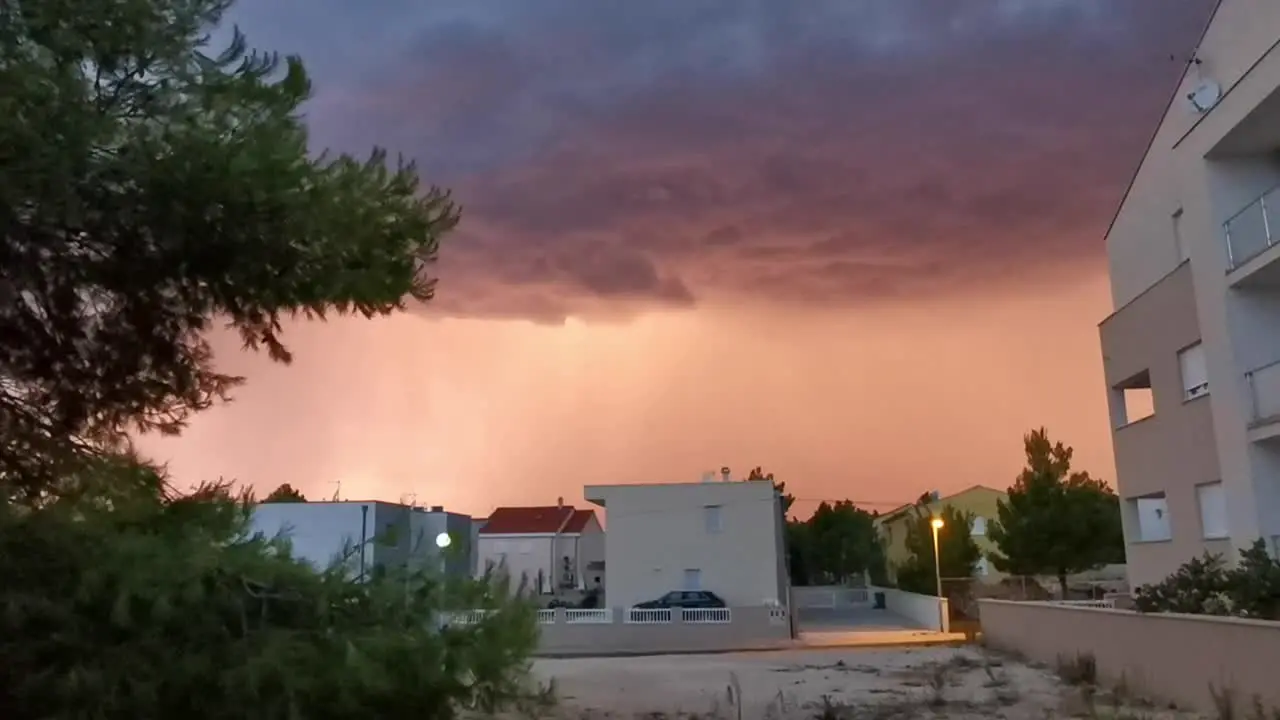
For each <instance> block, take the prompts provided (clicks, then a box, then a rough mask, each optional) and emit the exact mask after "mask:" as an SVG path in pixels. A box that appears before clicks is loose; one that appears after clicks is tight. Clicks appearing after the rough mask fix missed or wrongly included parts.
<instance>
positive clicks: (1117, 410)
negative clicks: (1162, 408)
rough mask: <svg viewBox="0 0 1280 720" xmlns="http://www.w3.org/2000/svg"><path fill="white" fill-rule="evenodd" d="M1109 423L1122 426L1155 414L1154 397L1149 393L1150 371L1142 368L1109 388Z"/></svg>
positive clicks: (1117, 426)
mask: <svg viewBox="0 0 1280 720" xmlns="http://www.w3.org/2000/svg"><path fill="white" fill-rule="evenodd" d="M1110 400H1111V403H1110V404H1111V424H1112V427H1115V428H1122V427H1124V426H1125V425H1128V424H1129V423H1135V422H1137V421H1139V420H1143V419H1145V418H1148V417H1151V416H1152V415H1154V414H1155V411H1156V406H1155V398H1154V397H1152V395H1151V373H1150V372H1148V371H1146V370H1143V371H1142V372H1140V373H1138V374H1137V375H1134V376H1133V377H1131V378H1129V379H1128V380H1123V381H1121V382H1120V383H1117V384H1116V386H1115V387H1113V388H1111V397H1110Z"/></svg>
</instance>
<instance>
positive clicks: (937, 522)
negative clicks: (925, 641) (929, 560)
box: [929, 516, 946, 632]
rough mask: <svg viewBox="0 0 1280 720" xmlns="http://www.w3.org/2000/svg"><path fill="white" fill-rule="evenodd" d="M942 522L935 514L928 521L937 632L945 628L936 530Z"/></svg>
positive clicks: (940, 526)
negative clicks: (931, 535)
mask: <svg viewBox="0 0 1280 720" xmlns="http://www.w3.org/2000/svg"><path fill="white" fill-rule="evenodd" d="M943 524H944V523H943V522H942V518H940V517H937V516H935V517H934V518H933V519H932V520H930V521H929V526H930V527H932V528H933V577H934V580H935V581H936V582H937V588H938V632H942V630H943V629H945V628H946V623H945V622H944V620H943V617H942V558H941V556H939V555H938V531H939V530H941V529H942V526H943Z"/></svg>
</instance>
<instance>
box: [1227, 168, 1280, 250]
mask: <svg viewBox="0 0 1280 720" xmlns="http://www.w3.org/2000/svg"><path fill="white" fill-rule="evenodd" d="M1223 229H1224V231H1225V233H1226V238H1227V269H1228V270H1234V269H1236V268H1238V267H1240V266H1241V265H1243V264H1244V263H1246V262H1249V261H1250V260H1252V259H1253V258H1255V257H1257V256H1258V255H1259V254H1261V253H1262V252H1264V251H1266V250H1267V248H1270V247H1271V246H1272V245H1275V244H1277V243H1280V185H1277V186H1276V187H1273V188H1271V189H1270V190H1268V191H1267V192H1265V193H1263V195H1262V196H1261V197H1259V198H1258V199H1257V200H1254V201H1253V202H1251V203H1249V204H1248V205H1247V206H1245V208H1244V209H1243V210H1241V211H1240V212H1238V213H1236V214H1235V215H1233V216H1232V217H1231V219H1230V220H1227V221H1226V222H1225V223H1223Z"/></svg>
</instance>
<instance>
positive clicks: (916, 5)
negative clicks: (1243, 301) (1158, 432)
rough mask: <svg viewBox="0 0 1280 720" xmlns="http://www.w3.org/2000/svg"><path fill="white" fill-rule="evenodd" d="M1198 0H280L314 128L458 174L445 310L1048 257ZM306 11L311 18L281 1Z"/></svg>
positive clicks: (952, 273)
mask: <svg viewBox="0 0 1280 720" xmlns="http://www.w3.org/2000/svg"><path fill="white" fill-rule="evenodd" d="M1211 5H1212V2H1211V0H1196V1H1195V2H1182V3H1168V2H1167V1H1165V0H1035V1H1032V0H964V1H962V2H948V3H938V2H934V1H933V0H894V2H881V1H879V0H814V1H813V2H804V3H795V2H781V1H776V2H775V1H771V0H770V1H766V0H753V1H747V0H706V1H701V2H699V1H692V2H691V1H689V0H654V1H653V2H648V3H629V4H619V3H598V2H588V1H586V0H542V1H541V2H537V3H531V2H524V1H523V0H472V1H470V2H461V1H460V0H459V1H458V2H439V3H428V4H426V5H420V4H410V3H408V2H407V1H402V0H379V1H371V2H368V3H363V4H360V5H358V6H354V5H349V4H347V3H339V2H338V1H337V0H312V1H311V2H308V3H307V4H305V5H303V4H302V2H301V0H282V1H281V2H276V3H270V4H265V3H264V4H259V5H255V6H253V7H249V6H248V5H247V4H246V5H245V6H244V7H243V8H242V9H241V11H240V16H241V17H239V18H238V19H240V20H241V21H242V23H243V25H244V26H245V28H246V30H247V31H248V32H249V34H250V38H251V40H253V41H254V42H255V43H258V44H262V45H264V46H268V47H274V48H278V49H281V50H285V51H298V52H302V53H303V54H304V56H305V57H306V58H307V59H308V60H309V62H310V65H311V67H312V68H313V70H314V72H315V74H316V76H317V77H316V80H317V87H318V89H319V94H318V96H317V98H316V100H315V101H314V103H313V106H312V108H311V109H310V118H311V121H312V124H313V128H314V130H315V136H316V140H317V142H318V143H321V144H326V145H334V146H337V147H340V148H342V149H349V150H361V149H364V148H365V147H366V146H368V145H370V144H373V143H377V144H381V145H385V146H388V147H390V149H392V150H393V151H399V152H403V153H405V154H407V155H410V156H413V157H415V158H417V159H419V160H420V162H421V166H422V169H423V171H424V173H425V174H426V175H427V177H428V178H429V179H431V180H432V181H435V182H438V183H441V184H445V185H448V186H451V187H453V188H455V189H456V191H457V194H458V197H459V198H460V199H461V200H462V201H463V203H464V205H465V213H464V219H463V224H462V228H461V229H460V230H459V232H458V233H457V235H456V236H455V237H453V238H451V242H449V243H448V245H447V247H446V248H445V250H444V253H443V257H442V262H441V264H440V271H441V273H442V281H441V285H440V297H439V301H438V305H439V307H440V308H441V309H442V310H444V311H447V312H452V313H462V314H486V315H488V314H497V315H522V316H534V317H540V318H544V319H554V318H559V317H563V315H564V314H566V313H582V312H586V313H590V312H629V311H632V310H636V309H641V308H644V307H649V306H654V305H657V306H682V305H688V304H690V303H694V302H696V301H697V300H699V299H702V298H717V299H732V298H734V297H741V296H746V295H757V294H759V293H761V292H766V293H769V294H772V295H776V296H779V297H783V298H786V299H788V300H793V301H799V302H815V303H823V304H833V303H857V302H861V301H866V300H877V299H888V298H897V297H903V296H908V295H913V294H919V293H926V292H946V291H949V290H953V289H955V288H958V287H962V286H964V285H966V284H971V285H978V284H981V283H987V282H990V281H991V280H992V279H998V278H1000V277H1002V276H1006V275H1008V274H1010V273H1011V272H1015V271H1016V272H1017V273H1018V274H1019V275H1020V276H1024V277H1025V276H1027V275H1029V274H1034V273H1060V272H1062V270H1061V268H1062V267H1064V266H1068V265H1069V266H1071V267H1080V266H1082V265H1087V264H1088V263H1089V262H1096V260H1097V259H1098V258H1100V257H1101V249H1102V239H1101V234H1102V230H1103V227H1104V223H1105V221H1106V218H1107V216H1108V214H1109V212H1110V211H1111V209H1112V208H1113V207H1114V205H1115V203H1117V202H1118V201H1119V196H1120V193H1121V192H1122V190H1123V187H1124V184H1125V183H1126V182H1127V180H1128V174H1129V172H1130V171H1131V169H1132V167H1133V166H1134V165H1135V164H1136V162H1137V161H1138V159H1139V154H1140V153H1141V151H1142V148H1143V145H1144V143H1145V140H1146V138H1147V136H1148V133H1149V131H1150V128H1151V126H1152V124H1153V123H1155V122H1156V121H1157V120H1158V114H1159V112H1160V110H1161V108H1162V107H1163V104H1164V102H1165V100H1166V99H1167V96H1168V93H1169V92H1170V90H1171V88H1172V83H1173V82H1174V81H1175V79H1176V76H1177V73H1178V72H1179V70H1180V68H1179V66H1178V65H1177V64H1176V63H1174V62H1171V61H1170V60H1169V55H1170V54H1172V53H1178V54H1180V55H1181V54H1185V51H1187V50H1189V49H1190V46H1191V44H1192V43H1194V41H1195V39H1196V37H1197V34H1198V32H1199V30H1200V29H1201V27H1202V25H1203V23H1204V21H1205V19H1206V17H1207V13H1208V11H1209V9H1210V6H1211ZM298 18H301V20H297V19H298Z"/></svg>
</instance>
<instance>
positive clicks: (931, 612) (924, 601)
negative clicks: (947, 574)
mask: <svg viewBox="0 0 1280 720" xmlns="http://www.w3.org/2000/svg"><path fill="white" fill-rule="evenodd" d="M871 593H872V597H873V598H874V597H875V593H884V601H885V603H884V607H885V610H888V611H889V612H891V613H893V614H894V615H897V616H898V617H901V618H904V619H906V620H909V621H911V622H913V623H915V624H916V625H919V626H920V627H922V628H925V629H927V630H935V631H938V632H951V608H950V603H948V602H947V599H946V598H939V597H934V596H932V595H918V594H916V593H909V592H906V591H905V590H897V589H895V588H880V587H873V588H871Z"/></svg>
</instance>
